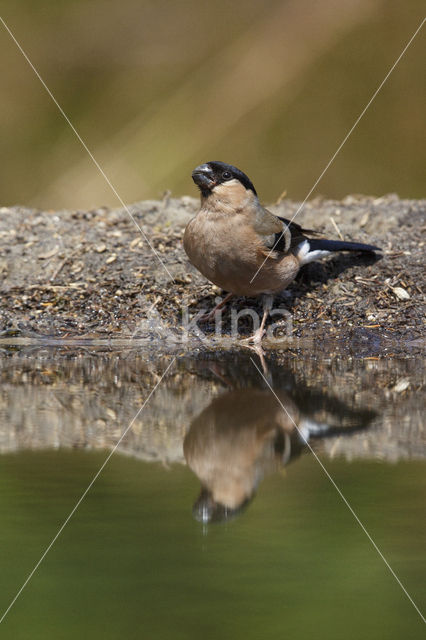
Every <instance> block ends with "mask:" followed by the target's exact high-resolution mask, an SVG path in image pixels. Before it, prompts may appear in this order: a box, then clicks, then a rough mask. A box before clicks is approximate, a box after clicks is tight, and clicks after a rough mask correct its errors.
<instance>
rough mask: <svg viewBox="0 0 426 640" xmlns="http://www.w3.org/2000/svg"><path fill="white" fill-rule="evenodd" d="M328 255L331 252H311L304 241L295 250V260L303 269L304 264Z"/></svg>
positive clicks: (307, 242) (308, 245)
mask: <svg viewBox="0 0 426 640" xmlns="http://www.w3.org/2000/svg"><path fill="white" fill-rule="evenodd" d="M330 253H331V251H324V250H322V249H316V250H315V251H311V246H310V244H309V240H304V241H303V242H301V243H300V244H299V246H298V247H297V249H296V258H297V259H298V260H299V262H300V266H301V267H303V265H304V264H309V263H310V262H313V261H314V260H319V259H320V258H325V257H326V256H329V255H330Z"/></svg>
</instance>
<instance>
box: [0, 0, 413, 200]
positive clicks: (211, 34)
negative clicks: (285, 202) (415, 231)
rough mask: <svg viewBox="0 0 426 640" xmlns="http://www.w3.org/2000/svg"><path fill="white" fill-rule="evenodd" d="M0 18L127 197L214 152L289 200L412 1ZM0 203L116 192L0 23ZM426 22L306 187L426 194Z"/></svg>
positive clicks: (163, 0) (78, 8) (391, 52)
mask: <svg viewBox="0 0 426 640" xmlns="http://www.w3.org/2000/svg"><path fill="white" fill-rule="evenodd" d="M3 6H4V8H3V14H2V16H3V18H4V20H5V21H6V23H7V25H8V26H9V28H10V29H11V30H12V32H13V33H14V35H15V37H16V39H17V40H18V42H19V43H20V44H21V46H22V47H23V49H24V50H25V52H26V53H27V55H28V57H29V58H30V60H31V62H32V63H33V64H34V66H35V67H36V68H37V70H38V71H39V73H40V74H41V76H42V78H43V79H44V81H45V82H46V84H47V86H48V87H49V89H50V90H51V91H52V93H53V95H54V96H55V98H56V99H57V101H58V102H59V104H60V105H61V106H62V108H63V109H64V111H65V113H66V114H67V115H68V117H69V118H70V120H71V122H72V123H73V125H74V126H75V127H76V129H77V130H78V131H79V133H80V134H81V136H82V138H83V139H84V141H85V143H86V144H87V146H88V147H89V148H90V150H91V151H92V152H93V154H94V156H95V157H96V159H97V160H98V162H99V163H100V164H101V166H102V167H103V169H104V170H105V172H106V173H107V175H108V176H109V178H110V180H111V182H112V183H113V185H114V187H115V188H116V189H117V191H118V193H119V194H120V196H121V198H122V199H123V200H124V201H125V202H131V201H134V200H139V199H145V198H151V197H158V196H160V195H161V194H162V193H163V192H164V191H165V190H167V189H171V190H172V192H173V193H174V194H175V195H180V194H184V193H191V194H194V195H195V189H194V188H193V185H192V183H191V180H190V177H189V176H190V171H191V169H192V168H193V167H194V166H195V165H196V164H199V163H200V162H203V161H207V160H211V159H221V160H225V161H228V162H232V163H234V164H237V165H238V166H240V167H241V168H242V169H243V170H245V171H246V172H247V173H248V174H249V175H250V177H252V179H253V181H254V182H255V184H256V186H257V188H258V191H259V193H260V196H261V198H262V199H263V200H265V201H271V200H274V199H276V198H277V197H278V196H279V195H280V193H281V192H282V191H283V190H286V191H287V194H288V196H289V197H291V198H293V199H297V198H299V199H303V198H304V197H305V196H306V195H307V193H308V192H309V190H310V189H311V187H312V186H313V184H314V182H315V181H316V179H317V178H318V176H319V175H320V173H321V171H322V170H323V168H324V167H325V165H326V164H327V162H328V161H329V159H330V158H331V156H332V155H333V153H334V152H335V151H336V149H337V147H338V146H339V144H340V142H341V141H342V140H343V138H344V137H345V135H346V133H347V132H348V130H349V129H350V127H351V126H352V125H353V123H354V122H355V120H356V118H357V117H358V115H359V114H360V113H361V111H362V109H363V108H364V106H365V105H366V103H367V102H368V100H369V99H370V97H371V95H372V94H373V92H374V91H375V89H376V88H377V86H378V85H379V83H380V82H381V81H382V80H383V78H384V76H385V75H386V73H387V72H388V70H389V68H390V67H391V65H392V64H393V63H394V61H395V60H396V58H397V57H398V55H399V54H400V53H401V51H402V49H403V47H404V46H405V44H406V43H407V42H408V40H409V38H410V36H411V35H412V34H413V33H414V31H415V29H416V28H417V27H418V26H419V24H420V22H421V20H422V18H423V14H424V5H423V3H422V2H421V1H420V0H408V2H400V1H398V0H345V2H341V1H338V0H321V2H318V1H317V0H287V1H277V0H245V1H244V2H241V1H240V0H235V1H234V2H229V1H226V0H218V1H217V2H215V3H211V2H205V1H199V2H194V1H193V0H187V1H184V2H173V1H172V0H160V1H155V2H154V0H142V1H137V0H122V1H121V2H120V3H118V2H115V1H114V0H106V1H105V0H92V1H91V2H83V1H77V2H75V1H74V2H71V1H67V0H62V1H61V2H52V1H51V0H49V1H43V0H37V2H34V1H31V0H26V1H22V2H19V3H16V2H12V1H11V0H6V1H5V3H4V5H3ZM0 29H1V38H0V65H1V77H2V98H1V101H0V126H1V128H2V144H3V148H2V159H3V162H2V171H1V172H0V201H1V204H3V205H10V204H16V203H21V204H30V205H35V206H39V207H44V208H58V207H62V206H66V207H71V208H77V207H91V206H99V205H101V204H109V205H116V204H117V198H116V197H115V195H114V194H113V192H112V191H111V189H110V188H109V186H108V184H107V183H106V181H105V180H104V178H103V177H102V176H101V175H100V173H99V172H98V170H97V168H96V167H95V165H94V164H93V162H92V161H91V160H90V158H89V156H88V154H87V153H86V151H85V150H84V149H83V147H82V146H81V144H80V143H79V141H78V139H77V138H76V136H75V135H74V133H73V131H72V130H71V129H70V127H69V125H68V124H67V122H66V121H65V120H64V118H63V117H62V116H61V114H60V113H59V111H58V109H57V107H56V106H55V105H54V103H53V102H52V100H51V99H50V97H49V96H48V95H47V93H46V91H45V90H44V88H43V87H42V85H41V83H40V81H39V80H38V79H37V77H36V75H35V74H34V72H33V70H32V69H31V68H30V66H29V65H28V63H27V62H26V60H25V59H24V57H23V55H22V54H21V53H20V51H19V49H18V48H17V46H16V44H15V43H14V42H13V40H12V39H11V38H10V36H9V35H8V33H7V31H6V30H5V29H4V27H3V26H1V25H0ZM424 44H425V36H424V29H423V30H422V32H421V33H420V34H419V35H418V36H417V38H416V39H415V41H414V42H413V44H412V46H411V47H410V49H409V50H408V51H407V54H406V55H405V56H404V57H403V59H402V60H401V62H400V63H399V65H398V66H397V68H396V69H395V71H394V73H393V74H392V75H391V77H390V78H389V80H388V82H387V83H386V85H385V86H384V87H383V90H382V91H381V92H380V94H379V95H378V97H377V99H376V100H375V101H374V103H373V104H372V106H371V108H370V109H369V110H368V112H367V113H366V115H365V116H364V118H363V119H362V121H361V122H360V124H359V125H358V127H357V128H356V130H355V131H354V133H353V134H352V136H351V137H350V139H349V140H348V142H347V143H346V145H345V146H344V148H343V149H342V152H341V153H340V154H339V156H338V157H337V158H336V160H335V162H334V163H333V165H332V166H331V167H330V169H329V170H328V171H327V173H326V175H325V176H324V178H323V180H322V181H321V183H320V184H319V185H318V188H317V189H316V191H315V193H322V194H324V195H327V196H330V197H337V198H338V197H342V196H344V195H345V194H347V193H356V192H363V193H372V194H377V195H381V194H383V193H385V192H397V193H398V194H399V195H400V196H402V197H421V196H424V195H425V193H424V166H425V159H426V151H425V145H424V144H423V143H422V138H423V135H424V106H425V102H424V98H425V95H426V83H425V74H424V69H423V61H424V54H425V46H424Z"/></svg>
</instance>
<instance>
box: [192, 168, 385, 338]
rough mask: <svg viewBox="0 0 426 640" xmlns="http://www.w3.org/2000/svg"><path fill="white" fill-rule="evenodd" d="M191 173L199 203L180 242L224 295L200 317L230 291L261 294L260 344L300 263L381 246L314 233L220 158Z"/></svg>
mask: <svg viewBox="0 0 426 640" xmlns="http://www.w3.org/2000/svg"><path fill="white" fill-rule="evenodd" d="M192 179H193V181H194V182H195V184H196V185H197V187H198V188H199V190H200V199H201V206H200V209H199V211H198V213H197V214H196V216H195V217H194V218H192V219H191V220H190V221H189V223H188V224H187V226H186V228H185V232H184V236H183V246H184V249H185V252H186V254H187V256H188V258H189V261H190V262H191V264H192V265H193V266H194V267H196V268H197V269H198V271H200V272H201V273H202V275H204V276H205V277H206V278H207V279H208V280H210V282H212V283H213V284H215V285H217V286H218V287H220V288H221V289H223V290H224V291H225V292H227V295H226V296H225V298H224V299H223V300H222V301H221V302H220V303H219V304H218V305H216V307H215V308H214V309H212V311H210V312H209V313H208V314H206V315H205V316H203V318H202V319H203V320H208V321H210V320H213V319H214V317H215V313H216V312H217V311H218V309H220V308H223V307H224V306H225V305H226V303H227V302H228V301H229V300H230V299H231V297H232V296H234V295H236V296H247V297H257V296H262V297H263V316H262V321H261V323H260V326H259V328H258V329H257V330H256V331H255V333H254V335H253V336H251V338H249V341H250V342H253V343H254V344H255V345H259V344H260V343H261V341H262V338H263V336H264V333H265V323H266V320H267V317H268V315H269V312H270V311H271V309H272V305H273V297H274V295H275V294H277V293H279V292H281V291H283V290H284V289H285V288H286V287H287V286H288V285H289V284H290V283H291V282H292V281H293V280H294V279H295V277H296V275H297V274H298V272H299V270H300V268H301V267H303V266H304V265H305V264H308V263H310V262H312V261H314V260H318V259H320V258H323V257H325V256H328V255H329V254H330V253H332V252H335V251H361V252H376V251H381V249H380V248H379V247H375V246H373V245H369V244H363V243H360V242H345V241H341V240H327V239H325V238H312V237H310V236H312V235H317V232H316V231H313V230H311V229H303V227H302V226H301V225H299V224H297V223H296V222H294V221H293V220H288V219H286V218H282V217H280V216H276V215H275V214H273V213H272V212H271V211H268V209H266V208H265V207H263V206H262V205H261V204H260V202H259V198H258V195H257V192H256V189H255V187H254V185H253V183H252V181H251V180H250V178H249V177H248V176H247V175H246V174H245V173H244V172H243V171H241V170H240V169H238V168H237V167H235V166H233V165H231V164H227V163H226V162H222V161H219V160H216V161H211V162H206V163H204V164H200V165H199V166H197V167H196V168H195V169H194V170H193V172H192Z"/></svg>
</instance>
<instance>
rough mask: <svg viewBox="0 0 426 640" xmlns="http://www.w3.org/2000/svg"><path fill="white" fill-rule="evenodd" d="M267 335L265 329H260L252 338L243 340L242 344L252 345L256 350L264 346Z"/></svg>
mask: <svg viewBox="0 0 426 640" xmlns="http://www.w3.org/2000/svg"><path fill="white" fill-rule="evenodd" d="M265 333H266V331H265V329H264V328H263V327H259V329H257V331H255V332H254V333H253V335H252V336H250V337H249V338H243V339H242V340H241V342H242V343H243V344H247V345H251V344H252V345H254V347H255V348H256V347H258V348H260V345H261V344H262V338H263V336H264V335H265Z"/></svg>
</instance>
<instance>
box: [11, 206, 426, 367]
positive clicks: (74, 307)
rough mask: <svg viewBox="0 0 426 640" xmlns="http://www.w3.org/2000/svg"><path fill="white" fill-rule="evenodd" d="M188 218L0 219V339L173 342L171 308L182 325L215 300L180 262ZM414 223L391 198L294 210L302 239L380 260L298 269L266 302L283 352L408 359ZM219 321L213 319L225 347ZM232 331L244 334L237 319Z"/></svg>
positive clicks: (417, 283)
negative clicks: (280, 322)
mask: <svg viewBox="0 0 426 640" xmlns="http://www.w3.org/2000/svg"><path fill="white" fill-rule="evenodd" d="M197 206H198V201H197V200H196V199H193V198H189V197H183V198H181V199H179V200H176V199H171V198H169V197H166V198H165V199H164V200H163V201H145V202H140V203H137V204H134V205H131V206H130V207H129V211H130V213H131V215H132V217H133V221H132V219H131V218H130V216H129V214H128V212H126V211H125V210H122V209H117V210H109V209H106V208H100V209H98V210H93V211H37V210H32V209H27V208H24V207H18V206H17V207H11V208H5V207H3V208H1V209H0V293H1V305H0V332H1V333H0V339H1V340H2V341H7V340H11V339H15V340H16V339H18V338H22V339H24V338H27V339H39V338H40V337H43V339H51V338H53V337H55V338H66V339H68V340H73V339H77V338H79V339H82V338H85V339H99V338H108V339H111V338H126V337H127V338H128V337H132V336H133V337H135V336H136V337H138V338H149V339H150V340H152V339H155V338H158V339H159V340H160V341H161V340H164V339H165V337H167V339H169V338H170V337H172V338H173V336H174V337H175V338H176V340H178V339H179V337H180V336H181V335H182V330H181V325H182V314H183V313H185V311H182V309H183V307H186V308H188V313H189V317H191V316H192V315H194V314H196V313H197V312H198V311H199V309H201V308H206V309H209V308H211V307H212V306H213V305H214V303H215V299H216V297H217V296H218V295H222V292H221V291H220V290H218V289H217V288H216V287H214V286H213V285H211V284H210V283H209V282H207V281H206V280H205V278H203V277H202V276H201V275H200V274H199V273H198V272H197V271H196V270H195V269H194V268H193V267H192V266H191V265H190V264H189V263H188V261H187V258H186V255H185V253H184V251H183V247H182V241H181V239H182V235H183V230H184V227H185V225H186V223H187V221H188V220H189V219H190V218H191V216H192V215H194V213H195V212H196V210H197ZM297 207H298V203H294V202H290V201H283V202H281V203H280V204H278V205H274V206H271V207H270V208H271V209H272V210H273V211H275V212H276V213H278V214H279V215H283V216H286V217H291V216H292V214H293V213H294V212H295V211H296V209H297ZM425 212H426V201H424V200H422V201H414V200H400V199H398V197H397V196H395V195H387V196H384V197H381V198H373V197H366V196H348V197H347V198H345V199H344V200H343V201H341V202H336V201H329V200H321V199H316V200H314V201H312V202H309V203H307V204H306V206H305V207H304V209H303V211H302V212H301V213H300V215H299V216H298V218H297V221H298V222H299V223H301V224H302V225H304V226H305V227H308V228H314V229H316V230H319V231H321V232H323V233H324V235H325V236H327V237H329V238H339V236H340V237H343V238H344V239H347V240H350V239H351V240H359V241H364V242H369V243H373V244H375V245H378V246H380V247H381V248H382V249H383V255H382V257H380V258H374V257H372V256H363V255H361V254H352V255H349V254H338V255H336V256H335V257H332V258H330V259H328V260H326V261H323V262H322V263H313V264H311V265H307V266H306V267H304V268H303V269H302V271H301V273H300V274H299V276H298V278H297V280H296V281H295V282H294V283H293V284H292V285H291V286H290V287H289V289H288V291H286V292H284V294H283V295H282V296H281V298H279V299H277V300H276V302H275V306H276V307H277V306H279V307H280V308H284V309H286V310H287V311H288V312H289V313H290V314H291V320H292V328H291V336H292V340H290V343H292V345H293V348H306V347H309V348H311V347H312V345H313V344H315V347H316V348H317V349H320V350H321V349H323V350H326V351H327V350H328V349H330V341H331V343H332V344H334V345H336V344H338V345H339V346H338V349H339V350H343V351H344V350H345V349H347V350H349V351H351V352H352V351H355V352H359V351H363V350H364V351H365V352H367V351H368V352H369V353H373V355H374V354H375V353H400V352H401V351H403V352H407V351H408V352H413V353H414V352H418V350H419V349H420V346H421V336H422V324H423V322H424V306H422V303H423V302H424V298H423V297H422V281H424V266H423V253H424V239H422V231H424V229H425ZM135 223H136V224H137V225H139V227H140V229H141V231H142V232H143V233H141V232H140V231H139V230H138V229H137V228H136V224H135ZM143 234H144V235H145V236H146V237H147V238H148V239H149V242H150V244H151V246H152V247H154V248H155V250H156V252H157V256H158V257H160V258H161V260H162V261H163V264H161V263H160V260H159V259H158V257H157V256H156V255H154V253H153V251H152V250H151V248H150V247H149V246H148V243H147V242H146V240H145V239H144V237H143ZM164 267H166V268H164ZM233 306H234V308H237V309H238V308H241V307H243V306H248V307H250V308H253V309H259V310H260V304H259V301H257V300H253V299H250V300H243V299H236V300H235V302H234V303H233ZM229 317H230V314H229V312H225V313H224V314H223V328H224V333H225V335H226V334H227V333H229V331H230V320H229ZM214 329H215V327H214V326H209V327H207V329H206V328H204V331H206V333H207V334H208V333H209V332H210V334H213V332H214ZM239 330H240V334H241V335H248V334H249V333H250V332H251V325H250V322H249V321H248V319H247V318H246V319H245V320H244V319H243V320H242V321H241V323H240V325H239ZM172 341H173V340H172ZM288 342H289V341H288V340H287V343H288Z"/></svg>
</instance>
